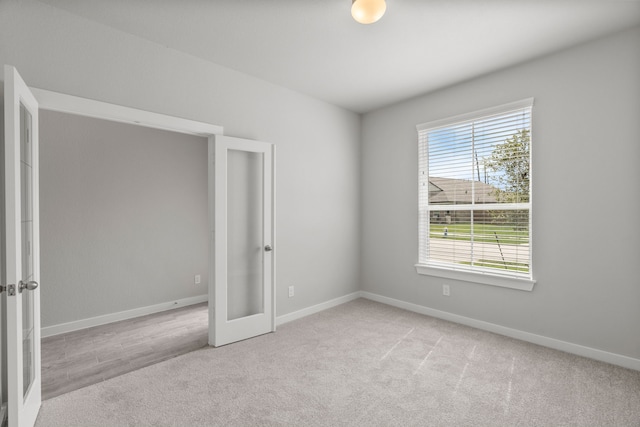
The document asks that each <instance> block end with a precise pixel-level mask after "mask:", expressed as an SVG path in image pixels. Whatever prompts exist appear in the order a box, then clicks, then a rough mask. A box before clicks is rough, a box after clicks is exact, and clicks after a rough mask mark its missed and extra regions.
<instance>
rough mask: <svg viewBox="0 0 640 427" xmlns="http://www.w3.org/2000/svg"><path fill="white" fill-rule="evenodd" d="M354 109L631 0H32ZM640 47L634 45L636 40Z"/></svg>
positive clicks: (573, 31)
mask: <svg viewBox="0 0 640 427" xmlns="http://www.w3.org/2000/svg"><path fill="white" fill-rule="evenodd" d="M40 1H42V2H43V3H47V4H49V5H52V6H55V7H58V8H61V9H64V10H66V11H68V12H70V13H73V14H76V15H79V16H82V17H84V18H87V19H89V20H92V21H96V22H99V23H102V24H104V25H108V26H110V27H113V28H116V29H119V30H121V31H124V32H127V33H130V34H133V35H136V36H139V37H142V38H144V39H147V40H150V41H153V42H156V43H159V44H161V45H164V46H167V47H170V48H173V49H176V50H179V51H182V52H185V53H188V54H190V55H194V56H196V57H200V58H202V59H205V60H207V61H211V62H214V63H216V64H219V65H222V66H225V67H228V68H231V69H234V70H237V71H240V72H243V73H246V74H249V75H252V76H255V77H258V78H261V79H263V80H266V81H269V82H272V83H275V84H277V85H280V86H284V87H287V88H290V89H293V90H295V91H298V92H302V93H305V94H308V95H311V96H313V97H316V98H319V99H322V100H325V101H328V102H330V103H333V104H336V105H339V106H341V107H344V108H347V109H349V110H352V111H356V112H367V111H370V110H373V109H376V108H378V107H381V106H384V105H388V104H391V103H394V102H397V101H400V100H402V99H406V98H408V97H411V96H415V95H418V94H422V93H426V92H430V91H433V90H436V89H438V88H441V87H445V86H448V85H451V84H455V83H458V82H461V81H463V80H467V79H470V78H473V77H475V76H478V75H481V74H484V73H488V72H491V71H494V70H497V69H500V68H504V67H507V66H510V65H514V64H517V63H520V62H523V61H527V60H529V59H532V58H535V57H538V56H541V55H545V54H547V53H550V52H554V51H557V50H560V49H562V48H565V47H568V46H571V45H575V44H577V43H580V42H583V41H587V40H590V39H594V38H597V37H600V36H602V35H605V34H609V33H613V32H615V31H618V30H621V29H625V28H630V27H632V26H635V25H639V24H640V0H626V1H623V0H387V13H386V15H385V16H384V17H383V18H382V19H381V20H380V21H379V22H378V23H376V24H371V25H362V24H358V23H356V22H355V21H354V20H353V19H352V18H351V15H350V8H351V0H208V1H205V0H40ZM639 49H640V46H639Z"/></svg>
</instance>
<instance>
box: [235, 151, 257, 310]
mask: <svg viewBox="0 0 640 427" xmlns="http://www.w3.org/2000/svg"><path fill="white" fill-rule="evenodd" d="M263 163H264V162H263V154H262V153H251V152H246V151H239V150H229V151H228V156H227V175H228V176H227V209H228V210H227V320H233V319H238V318H241V317H246V316H251V315H254V314H258V313H264V302H263V301H264V297H263V289H262V288H263V283H262V282H263V256H264V247H263V246H264V242H263V218H262V215H263V179H262V175H263V172H262V170H263Z"/></svg>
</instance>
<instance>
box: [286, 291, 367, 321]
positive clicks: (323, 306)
mask: <svg viewBox="0 0 640 427" xmlns="http://www.w3.org/2000/svg"><path fill="white" fill-rule="evenodd" d="M361 296H362V295H361V292H360V291H357V292H354V293H352V294H348V295H344V296H341V297H339V298H335V299H332V300H329V301H326V302H323V303H320V304H316V305H312V306H311V307H307V308H303V309H302V310H298V311H294V312H293V313H289V314H283V315H282V316H278V317H276V326H279V325H282V324H284V323H287V322H291V321H292V320H297V319H300V318H302V317H305V316H309V315H310V314H315V313H319V312H321V311H324V310H327V309H329V308H333V307H336V306H338V305H340V304H344V303H345V302H349V301H353V300H355V299H358V298H360V297H361Z"/></svg>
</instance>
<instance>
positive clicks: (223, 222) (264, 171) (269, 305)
mask: <svg viewBox="0 0 640 427" xmlns="http://www.w3.org/2000/svg"><path fill="white" fill-rule="evenodd" d="M209 162H210V163H209V171H210V172H209V173H210V176H209V185H210V191H211V189H212V190H213V195H211V194H210V195H209V200H210V209H209V211H210V217H211V220H210V221H209V223H210V224H211V226H212V230H211V239H212V246H211V247H212V249H213V251H212V252H213V253H212V256H213V259H214V262H213V263H212V264H213V266H212V269H213V271H212V272H211V274H210V275H209V277H213V278H214V286H213V289H211V287H210V295H209V301H210V303H209V318H210V322H209V324H210V325H214V327H213V328H211V327H210V328H209V343H210V344H212V345H214V346H216V347H217V346H221V345H225V344H229V343H232V342H236V341H240V340H244V339H247V338H251V337H255V336H257V335H262V334H265V333H268V332H272V331H275V298H274V289H275V286H274V282H275V254H274V252H275V249H276V248H275V241H274V239H275V232H274V223H275V202H274V200H275V198H274V173H275V167H274V162H275V147H274V145H273V144H268V143H265V142H259V141H251V140H246V139H239V138H230V137H226V136H220V135H215V136H212V137H210V139H209ZM212 196H213V197H212ZM211 302H213V304H212V303H211Z"/></svg>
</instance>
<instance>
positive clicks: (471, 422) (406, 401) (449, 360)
mask: <svg viewBox="0 0 640 427" xmlns="http://www.w3.org/2000/svg"><path fill="white" fill-rule="evenodd" d="M36 425H37V426H38V427H45V426H151V425H153V426H216V425H220V426H447V425H452V426H640V372H637V371H632V370H628V369H623V368H620V367H616V366H612V365H608V364H605V363H601V362H596V361H593V360H589V359H585V358H581V357H577V356H573V355H570V354H566V353H562V352H558V351H555V350H550V349H547V348H543V347H539V346H536V345H533V344H528V343H524V342H521V341H517V340H513V339H510V338H505V337H502V336H498V335H495V334H491V333H488V332H483V331H480V330H476V329H472V328H469V327H465V326H460V325H456V324H453V323H449V322H446V321H442V320H438V319H434V318H430V317H426V316H422V315H418V314H415V313H410V312H407V311H404V310H400V309H396V308H393V307H389V306H386V305H382V304H378V303H375V302H371V301H367V300H362V299H361V300H356V301H353V302H350V303H347V304H343V305H341V306H339V307H336V308H333V309H331V310H327V311H324V312H322V313H318V314H316V315H313V316H309V317H306V318H304V319H301V320H298V321H295V322H291V323H289V324H286V325H283V326H282V327H280V328H278V331H277V332H276V333H274V334H268V335H264V336H261V337H257V338H254V339H250V340H247V341H243V342H240V343H236V344H232V345H229V346H226V347H222V348H218V349H213V348H207V349H203V350H199V351H195V352H193V353H189V354H186V355H183V356H180V357H177V358H175V359H171V360H169V361H165V362H162V363H159V364H157V365H154V366H150V367H147V368H144V369H141V370H139V371H135V372H131V373H128V374H125V375H122V376H120V377H117V378H114V379H111V380H108V381H105V382H102V383H100V384H96V385H93V386H90V387H86V388H84V389H81V390H77V391H74V392H71V393H68V394H66V395H62V396H58V397H56V398H53V399H50V400H47V401H45V402H44V404H43V406H42V409H41V412H40V416H39V418H38V422H37V424H36Z"/></svg>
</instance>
